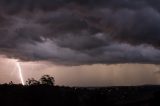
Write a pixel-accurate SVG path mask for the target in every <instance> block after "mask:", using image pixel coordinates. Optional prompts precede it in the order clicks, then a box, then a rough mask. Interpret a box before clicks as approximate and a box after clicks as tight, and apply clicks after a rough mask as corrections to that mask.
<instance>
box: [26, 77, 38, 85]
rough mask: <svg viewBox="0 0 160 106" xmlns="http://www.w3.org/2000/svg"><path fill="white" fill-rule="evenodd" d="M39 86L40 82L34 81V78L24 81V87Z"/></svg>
mask: <svg viewBox="0 0 160 106" xmlns="http://www.w3.org/2000/svg"><path fill="white" fill-rule="evenodd" d="M39 84H40V82H39V81H37V80H35V79H34V78H31V79H28V80H27V81H26V85H39Z"/></svg>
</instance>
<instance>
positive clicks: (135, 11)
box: [0, 0, 160, 65]
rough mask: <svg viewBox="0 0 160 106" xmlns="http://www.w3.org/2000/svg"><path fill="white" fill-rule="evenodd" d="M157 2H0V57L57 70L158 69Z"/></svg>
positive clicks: (159, 19)
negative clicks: (82, 66)
mask: <svg viewBox="0 0 160 106" xmlns="http://www.w3.org/2000/svg"><path fill="white" fill-rule="evenodd" d="M159 4H160V3H159V1H158V0H154V1H153V0H152V1H151V0H76V1H75V0H0V36H1V39H0V53H1V54H5V55H6V56H8V57H14V58H19V59H21V60H30V61H35V60H47V61H51V62H54V63H55V64H65V65H80V64H96V63H103V64H114V63H153V64H159V63H160V49H159V47H160V42H159V41H160V12H159V9H160V8H159V7H160V6H159Z"/></svg>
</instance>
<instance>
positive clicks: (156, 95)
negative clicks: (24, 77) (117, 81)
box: [0, 85, 160, 106]
mask: <svg viewBox="0 0 160 106" xmlns="http://www.w3.org/2000/svg"><path fill="white" fill-rule="evenodd" d="M61 105H63V106H95V105H97V106H160V86H139V87H108V88H74V87H72V88H70V87H58V86H48V85H36V86H22V85H0V106H61Z"/></svg>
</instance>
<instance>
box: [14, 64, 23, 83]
mask: <svg viewBox="0 0 160 106" xmlns="http://www.w3.org/2000/svg"><path fill="white" fill-rule="evenodd" d="M16 65H17V68H18V73H19V77H20V80H21V83H22V85H25V83H24V80H23V75H22V68H21V66H20V63H19V62H17V63H16Z"/></svg>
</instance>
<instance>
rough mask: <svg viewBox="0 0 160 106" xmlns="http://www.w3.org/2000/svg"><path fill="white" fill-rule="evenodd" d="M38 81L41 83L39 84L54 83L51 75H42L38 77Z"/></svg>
mask: <svg viewBox="0 0 160 106" xmlns="http://www.w3.org/2000/svg"><path fill="white" fill-rule="evenodd" d="M40 83H41V84H44V85H54V83H55V80H54V77H52V76H49V75H43V76H42V77H41V78H40Z"/></svg>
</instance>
